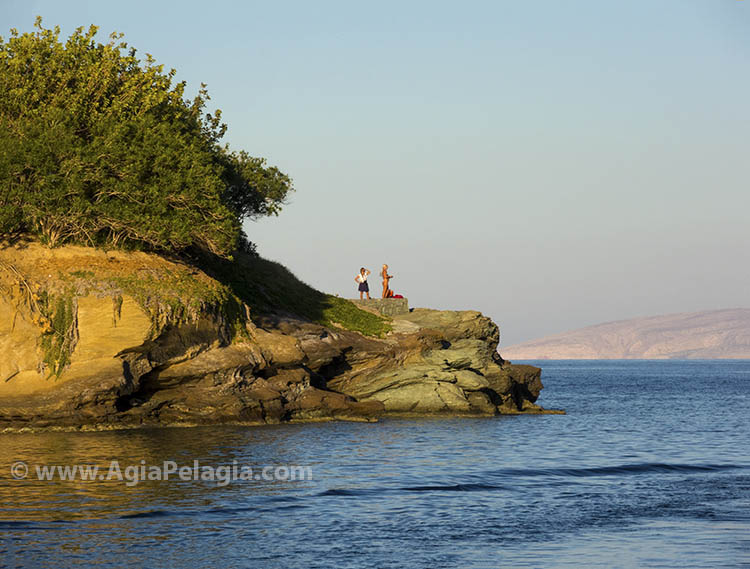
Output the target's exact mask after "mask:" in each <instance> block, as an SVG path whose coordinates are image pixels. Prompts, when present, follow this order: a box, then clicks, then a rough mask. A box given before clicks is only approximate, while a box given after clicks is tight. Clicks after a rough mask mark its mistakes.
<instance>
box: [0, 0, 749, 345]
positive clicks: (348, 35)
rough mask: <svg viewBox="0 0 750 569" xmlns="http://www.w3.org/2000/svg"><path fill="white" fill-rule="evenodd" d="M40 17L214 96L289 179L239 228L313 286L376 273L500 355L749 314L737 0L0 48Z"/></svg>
mask: <svg viewBox="0 0 750 569" xmlns="http://www.w3.org/2000/svg"><path fill="white" fill-rule="evenodd" d="M37 14H39V15H41V16H43V18H44V21H45V24H46V25H47V26H50V27H51V26H53V25H54V24H59V25H60V26H61V27H62V29H63V33H64V34H65V35H67V34H69V33H70V32H71V31H72V30H73V29H74V28H75V27H76V26H78V25H89V24H91V23H94V24H97V25H99V26H100V27H101V31H100V34H101V38H102V40H104V38H105V37H106V35H107V34H108V33H109V32H111V31H113V30H117V31H121V32H124V33H125V35H126V40H127V41H128V42H129V43H130V44H131V45H133V46H135V47H136V48H137V49H138V50H139V52H140V53H145V52H148V53H151V54H153V55H154V56H155V57H156V59H157V60H158V61H160V62H162V63H164V64H165V65H166V66H167V67H174V68H176V69H177V70H178V77H179V78H180V79H185V80H187V81H188V83H189V85H191V86H192V87H193V88H197V85H198V84H199V83H200V82H201V81H203V82H205V83H207V84H208V88H209V92H210V93H211V95H212V98H213V100H212V104H213V105H214V106H215V107H218V108H221V109H222V110H223V112H224V119H225V120H226V122H227V123H228V125H229V131H228V134H227V140H228V141H229V142H230V143H231V144H232V146H233V147H234V148H237V149H239V148H243V149H246V150H248V151H249V152H250V153H252V154H254V155H259V156H265V157H267V158H268V159H269V161H270V162H271V163H272V164H275V165H278V166H279V167H280V168H282V169H283V170H284V171H286V172H288V173H289V174H290V175H292V177H293V178H294V180H295V185H296V188H297V192H296V193H295V194H294V195H293V197H292V201H291V203H290V204H289V206H288V207H287V208H286V210H285V211H284V212H283V213H282V214H281V216H280V217H279V218H273V219H268V220H262V221H260V222H257V223H252V224H249V225H248V228H247V230H248V233H249V234H250V236H251V238H252V239H253V240H254V241H256V242H257V243H258V245H259V250H260V252H261V253H262V254H263V255H264V256H266V257H269V258H271V259H275V260H278V261H281V262H283V263H284V264H286V265H287V266H288V267H289V268H291V269H292V270H293V271H294V272H295V273H296V274H297V275H298V276H299V277H300V278H302V279H303V280H305V281H307V282H309V283H310V284H312V285H314V286H316V287H318V288H321V289H323V290H326V291H328V292H333V293H338V294H340V295H342V296H354V295H355V287H356V284H355V283H354V280H353V279H354V274H355V273H356V271H357V270H358V268H359V267H360V266H362V265H364V266H367V267H369V268H370V269H372V270H373V273H376V272H377V271H378V270H379V268H380V265H381V264H382V263H384V262H387V263H389V265H390V266H391V272H392V273H393V274H395V278H394V280H393V281H392V285H393V288H394V289H395V291H396V292H397V293H403V294H404V295H406V296H408V297H409V298H410V301H411V304H412V305H415V306H430V307H435V308H476V309H479V310H481V311H483V312H484V313H485V314H487V315H489V316H491V317H493V318H494V319H495V320H496V321H497V322H498V323H499V324H500V326H501V333H502V337H503V339H502V344H503V345H510V344H512V343H516V342H519V341H523V340H526V339H531V338H535V337H539V336H542V335H546V334H550V333H554V332H560V331H564V330H567V329H572V328H577V327H580V326H584V325H588V324H594V323H598V322H602V321H607V320H614V319H620V318H629V317H634V316H641V315H651V314H659V313H667V312H679V311H692V310H702V309H711V308H721V307H734V306H750V287H749V286H748V283H749V282H750V263H748V249H749V246H750V223H749V222H750V143H749V141H748V135H749V134H750V65H749V64H750V2H748V1H741V0H711V1H707V0H675V1H666V0H663V1H659V2H653V1H651V0H648V1H627V2H623V1H621V0H620V1H604V0H592V1H578V2H557V1H548V2H544V1H536V2H519V1H513V2H460V3H459V2H452V3H440V2H382V1H381V2H352V1H348V2H336V3H332V2H324V1H318V2H299V3H292V2H226V1H221V0H215V1H213V2H196V1H187V0H185V1H181V2H157V1H153V0H152V1H149V2H144V1H141V0H135V1H130V2H106V1H101V2H98V1H90V2H85V1H73V0H66V1H65V2H58V1H52V0H45V1H28V0H24V1H17V0H2V3H1V4H0V23H1V27H0V29H1V30H3V31H2V32H0V33H1V34H3V35H7V30H8V29H9V28H11V27H16V28H18V29H19V30H21V31H28V30H30V29H31V27H32V24H33V20H34V17H35V16H36V15H37ZM375 288H377V287H375ZM501 352H502V349H501Z"/></svg>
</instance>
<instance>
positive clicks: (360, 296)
mask: <svg viewBox="0 0 750 569" xmlns="http://www.w3.org/2000/svg"><path fill="white" fill-rule="evenodd" d="M359 299H360V300H362V291H361V290H360V291H359Z"/></svg>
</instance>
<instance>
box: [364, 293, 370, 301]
mask: <svg viewBox="0 0 750 569" xmlns="http://www.w3.org/2000/svg"><path fill="white" fill-rule="evenodd" d="M365 294H366V295H367V300H370V291H367V292H366V293H365Z"/></svg>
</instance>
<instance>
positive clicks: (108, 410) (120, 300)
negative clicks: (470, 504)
mask: <svg viewBox="0 0 750 569" xmlns="http://www.w3.org/2000/svg"><path fill="white" fill-rule="evenodd" d="M199 265H200V263H198V264H195V263H187V262H184V261H182V260H169V259H165V258H162V257H158V256H155V255H149V254H145V253H125V252H116V251H115V252H113V251H109V252H105V251H99V250H94V249H89V248H83V247H65V248H60V249H47V248H45V247H43V246H41V245H39V244H36V243H29V242H26V243H16V244H13V245H6V246H4V247H3V248H2V249H0V429H3V428H4V429H10V430H14V429H19V428H25V427H53V428H56V427H84V428H117V427H126V426H142V425H176V424H180V425H197V424H216V423H235V424H262V423H277V422H283V421H319V420H331V419H347V420H375V419H377V418H378V417H380V416H382V415H386V414H452V415H454V414H465V415H494V414H498V413H522V412H529V413H541V412H544V410H543V409H542V408H540V407H539V406H537V405H536V404H535V401H536V399H537V397H538V395H539V392H540V390H541V389H542V383H541V381H540V370H539V369H538V368H535V367H532V366H522V365H512V364H510V363H508V362H505V361H503V360H502V359H501V358H500V356H499V355H498V353H497V351H496V349H497V345H498V341H499V332H498V327H497V326H496V325H495V324H494V323H493V322H492V321H491V320H489V319H488V318H485V317H484V316H482V315H481V314H480V313H478V312H472V311H464V312H450V311H434V310H426V309H416V310H413V311H411V312H409V313H406V314H402V315H398V316H394V317H393V318H392V319H381V318H380V317H377V316H374V315H372V314H369V313H366V312H363V311H360V310H359V309H357V308H356V307H355V306H354V305H353V304H351V303H348V302H347V301H343V300H341V299H335V298H333V297H326V296H325V295H321V294H320V293H317V291H313V290H312V289H310V288H309V287H306V285H304V284H303V283H300V282H299V281H296V279H294V278H293V277H291V276H290V275H289V274H288V273H286V272H284V271H281V269H279V267H278V266H273V264H269V263H268V262H267V261H263V260H261V259H253V258H250V257H248V258H245V259H242V260H235V261H234V262H232V263H231V264H230V265H231V269H232V271H231V273H228V272H227V266H230V265H227V263H224V264H222V263H221V262H217V263H215V264H213V265H210V266H209V265H205V263H204V265H200V266H201V268H198V266H199ZM282 275H283V276H282ZM268 279H276V280H275V281H273V282H269V280H268ZM295 306H296V307H297V308H298V309H297V310H296V311H295V310H293V309H294V307H295ZM347 328H349V329H347ZM368 334H369V335H368Z"/></svg>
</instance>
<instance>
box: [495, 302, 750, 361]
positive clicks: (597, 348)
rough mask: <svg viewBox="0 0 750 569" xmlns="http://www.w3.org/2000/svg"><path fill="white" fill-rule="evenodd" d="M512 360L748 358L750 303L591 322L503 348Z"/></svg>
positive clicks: (749, 355) (749, 348)
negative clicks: (697, 310)
mask: <svg viewBox="0 0 750 569" xmlns="http://www.w3.org/2000/svg"><path fill="white" fill-rule="evenodd" d="M503 356H504V357H506V358H508V359H511V360H527V359H528V360H533V359H562V360H567V359H571V360H572V359H731V358H750V308H733V309H726V310H707V311H703V312H683V313H678V314H665V315H662V316H651V317H646V318H632V319H630V320H619V321H616V322H607V323H605V324H598V325H596V326H588V327H586V328H580V329H578V330H573V331H570V332H563V333H561V334H555V335H554V336H547V337H545V338H541V339H539V340H532V341H529V342H524V343H521V344H516V345H514V346H509V347H506V348H504V349H503Z"/></svg>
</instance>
